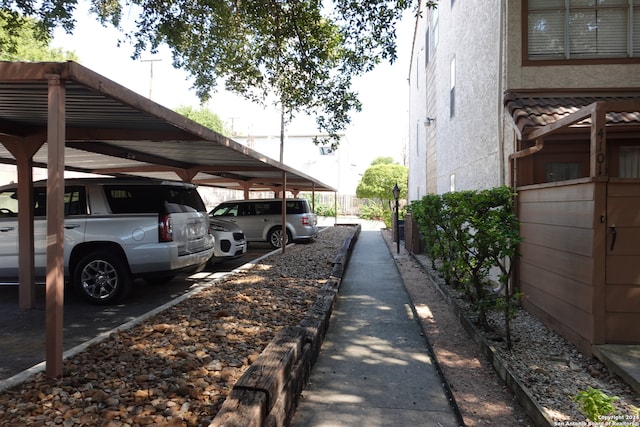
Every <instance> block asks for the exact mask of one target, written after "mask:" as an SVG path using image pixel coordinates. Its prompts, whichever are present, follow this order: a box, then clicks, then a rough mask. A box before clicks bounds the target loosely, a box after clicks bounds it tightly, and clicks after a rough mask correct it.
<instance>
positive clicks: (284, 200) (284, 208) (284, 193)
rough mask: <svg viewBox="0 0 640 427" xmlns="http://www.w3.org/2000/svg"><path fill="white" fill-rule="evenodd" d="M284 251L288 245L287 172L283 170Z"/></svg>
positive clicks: (283, 251) (282, 244) (282, 243)
mask: <svg viewBox="0 0 640 427" xmlns="http://www.w3.org/2000/svg"><path fill="white" fill-rule="evenodd" d="M281 237H282V242H281V244H280V245H281V246H282V253H285V252H286V249H285V247H286V246H287V173H286V172H282V236H281Z"/></svg>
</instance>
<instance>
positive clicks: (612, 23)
mask: <svg viewBox="0 0 640 427" xmlns="http://www.w3.org/2000/svg"><path fill="white" fill-rule="evenodd" d="M527 7H528V8H527V9H526V10H527V25H526V28H527V44H526V46H527V51H528V52H527V57H528V59H529V60H532V61H535V60H575V59H623V58H640V0H528V1H527Z"/></svg>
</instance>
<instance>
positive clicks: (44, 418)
mask: <svg viewBox="0 0 640 427" xmlns="http://www.w3.org/2000/svg"><path fill="white" fill-rule="evenodd" d="M352 233H353V227H347V226H342V227H341V226H338V227H329V228H328V229H326V230H325V231H323V232H322V233H320V234H319V236H318V238H317V239H316V240H315V241H314V242H313V243H309V244H299V245H294V246H290V247H287V249H286V251H285V253H284V254H282V253H281V252H279V253H277V254H274V255H271V256H269V257H267V258H265V259H264V260H262V261H261V262H259V263H258V264H256V265H255V266H254V267H253V268H251V269H249V270H245V271H242V272H239V273H236V274H235V275H232V276H230V277H227V278H225V279H222V280H219V281H214V282H212V283H211V284H210V286H207V287H205V288H204V289H203V290H202V291H201V292H199V293H197V294H196V295H194V296H192V297H191V298H188V299H187V300H185V301H183V302H181V303H179V304H177V305H175V306H173V307H171V308H170V309H167V310H165V311H164V312H162V313H160V314H157V315H155V316H153V317H151V318H149V319H146V320H145V321H144V322H143V323H141V324H139V325H136V326H133V327H132V328H130V329H128V330H125V331H119V332H114V333H112V334H111V335H110V336H109V337H108V338H106V339H105V340H103V341H101V342H99V343H96V344H94V345H92V346H90V347H88V348H87V349H86V350H84V351H82V352H81V353H79V354H77V355H75V356H73V357H71V358H69V359H66V360H65V361H64V367H63V371H64V374H63V377H62V378H61V379H48V378H47V377H46V376H45V375H44V373H39V374H36V375H35V376H34V377H32V378H30V379H29V380H27V381H26V382H24V383H22V384H19V385H17V386H15V387H13V388H11V389H8V390H5V391H3V392H1V394H0V425H2V426H17V425H29V426H53V425H62V426H65V427H71V426H80V425H85V426H86V425H91V426H116V425H117V426H138V425H163V426H206V425H209V423H210V422H211V420H212V419H213V418H214V417H215V415H216V414H217V412H218V410H219V408H220V406H221V404H222V402H223V401H224V400H225V398H226V396H227V394H228V392H229V391H230V390H231V388H232V387H233V385H234V384H235V382H236V381H237V380H238V378H239V377H240V376H241V375H242V374H243V373H244V372H245V371H246V369H247V368H248V367H249V366H250V364H251V363H252V362H253V361H254V360H255V359H256V358H257V356H258V355H259V354H260V353H261V352H262V350H263V349H264V347H266V345H267V344H268V343H269V342H270V341H271V340H272V339H273V337H274V336H275V335H276V334H277V333H278V332H279V331H280V330H281V329H282V328H283V327H286V326H293V325H296V324H297V323H298V322H300V321H301V320H302V319H303V318H304V316H305V313H306V312H307V311H308V309H309V307H310V306H311V305H312V304H313V302H314V300H315V297H316V295H317V293H318V290H319V288H320V287H321V286H322V285H323V284H324V283H325V282H326V281H327V279H328V278H329V276H330V273H331V270H332V263H333V260H334V258H335V256H336V255H337V254H338V251H339V249H340V247H341V246H342V243H343V242H344V240H345V239H346V238H347V237H348V236H350V235H351V234H352Z"/></svg>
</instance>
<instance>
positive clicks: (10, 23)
mask: <svg viewBox="0 0 640 427" xmlns="http://www.w3.org/2000/svg"><path fill="white" fill-rule="evenodd" d="M50 41H51V39H50V37H49V35H48V34H47V33H46V32H44V33H43V31H42V28H41V26H40V25H39V23H38V22H37V21H36V20H34V19H31V18H25V17H21V16H14V15H11V14H10V13H7V12H6V11H3V10H1V9H0V61H66V60H69V59H71V60H77V59H78V57H77V55H76V54H75V53H74V52H69V51H65V50H62V49H54V48H51V47H49V42H50Z"/></svg>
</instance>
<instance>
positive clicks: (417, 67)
mask: <svg viewBox="0 0 640 427" xmlns="http://www.w3.org/2000/svg"><path fill="white" fill-rule="evenodd" d="M500 3H501V2H500V1H499V0H490V1H488V0H484V1H464V2H454V3H453V4H451V3H450V2H442V3H440V6H439V9H438V11H437V12H434V11H432V10H428V11H426V13H423V14H422V17H421V18H418V21H417V26H416V34H415V37H414V48H413V56H412V64H411V70H410V76H409V81H410V88H411V89H410V94H411V95H410V99H411V109H410V123H411V126H412V127H414V128H413V129H411V132H410V137H409V140H410V142H409V146H410V156H409V159H410V162H409V171H410V172H409V173H410V175H409V199H410V200H414V199H419V198H421V197H422V196H423V195H424V194H426V193H428V192H429V193H434V192H435V193H444V192H447V191H451V190H465V189H474V188H489V187H494V186H497V185H500V184H501V183H502V182H503V177H504V174H503V170H504V165H503V164H502V163H503V162H502V161H501V159H502V157H503V156H502V154H501V152H502V150H501V142H500V140H499V136H500V135H501V133H502V116H501V114H500V110H501V108H502V84H501V72H500V70H501V61H502V55H501V54H500V52H501V44H500V39H501V37H500V34H501V33H500V31H495V30H496V29H499V28H500V14H499V13H496V10H499V9H500ZM436 20H437V22H436ZM427 31H428V32H429V35H428V36H427ZM427 42H428V43H429V46H425V44H426V43H427ZM426 52H428V53H429V61H428V62H427V61H426V60H425V54H426ZM452 86H453V90H454V92H455V94H454V95H453V98H454V104H455V105H454V107H453V110H452V108H451V98H452ZM426 118H433V119H435V121H431V122H430V123H429V125H425V121H426V120H425V119H426Z"/></svg>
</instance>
